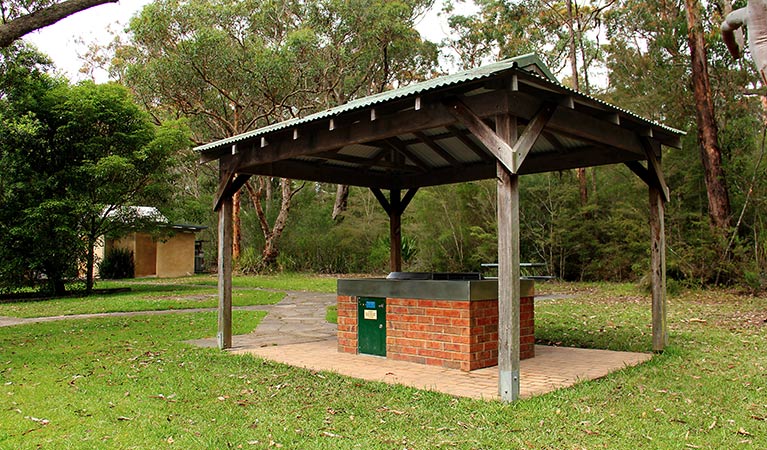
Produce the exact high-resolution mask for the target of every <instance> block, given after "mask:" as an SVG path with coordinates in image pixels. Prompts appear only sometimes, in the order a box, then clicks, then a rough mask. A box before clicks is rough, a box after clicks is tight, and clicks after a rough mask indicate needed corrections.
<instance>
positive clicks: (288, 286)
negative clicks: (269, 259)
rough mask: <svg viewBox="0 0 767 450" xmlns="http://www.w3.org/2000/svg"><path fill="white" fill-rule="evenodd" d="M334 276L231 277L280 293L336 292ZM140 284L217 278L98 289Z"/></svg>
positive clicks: (236, 283) (205, 282) (213, 282)
mask: <svg viewBox="0 0 767 450" xmlns="http://www.w3.org/2000/svg"><path fill="white" fill-rule="evenodd" d="M336 280H337V278H336V277H334V276H330V275H327V276H322V275H309V274H298V273H281V274H276V275H236V276H234V277H232V286H233V287H234V288H235V289H236V288H258V289H275V290H280V291H309V292H326V293H332V292H335V291H336ZM136 283H141V284H147V283H150V284H164V283H172V284H178V283H182V284H186V285H199V286H217V284H218V278H216V276H214V275H195V276H193V277H185V278H173V279H167V278H165V279H163V278H159V279H157V278H142V279H138V280H123V281H120V282H119V283H118V282H111V281H109V282H102V283H99V287H113V286H123V285H126V284H127V285H133V284H136Z"/></svg>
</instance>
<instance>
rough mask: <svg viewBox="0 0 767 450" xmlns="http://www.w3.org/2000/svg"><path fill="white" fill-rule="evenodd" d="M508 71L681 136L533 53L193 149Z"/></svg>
mask: <svg viewBox="0 0 767 450" xmlns="http://www.w3.org/2000/svg"><path fill="white" fill-rule="evenodd" d="M511 69H518V70H524V71H525V73H527V74H529V75H530V76H532V77H534V78H537V79H539V80H540V81H541V83H542V84H543V85H544V86H542V87H545V86H546V85H548V86H549V87H550V88H554V89H557V90H560V89H561V90H563V91H565V92H567V93H569V94H571V95H573V96H574V97H580V98H582V99H586V100H589V101H591V102H594V103H597V104H599V105H601V106H603V107H605V108H606V109H609V110H612V111H614V112H620V113H621V114H624V115H625V116H628V117H631V118H633V119H634V120H637V121H640V122H644V123H647V124H648V125H652V126H655V127H658V128H660V129H663V130H665V131H666V132H669V133H671V134H679V135H683V134H685V133H684V132H683V131H680V130H676V129H674V128H671V127H668V126H666V125H663V124H660V123H658V122H655V121H652V120H649V119H646V118H644V117H641V116H639V115H637V114H635V113H632V112H631V111H628V110H625V109H622V108H619V107H617V106H615V105H611V104H609V103H607V102H605V101H603V100H600V99H598V98H596V97H593V96H590V95H587V94H583V93H581V92H579V91H576V90H575V89H572V88H570V87H567V86H565V85H563V84H560V83H559V82H558V81H557V79H556V78H555V77H554V75H552V73H551V71H550V70H549V69H548V67H546V65H545V64H544V63H543V62H542V61H541V59H540V58H539V57H538V56H537V55H536V54H534V53H528V54H526V55H521V56H516V57H513V58H508V59H504V60H501V61H498V62H495V63H492V64H487V65H484V66H482V67H479V68H476V69H471V70H464V71H461V72H458V73H455V74H452V75H445V76H441V77H437V78H434V79H431V80H427V81H423V82H420V83H415V84H411V85H409V86H405V87H402V88H399V89H394V90H391V91H386V92H382V93H379V94H374V95H370V96H367V97H362V98H359V99H356V100H352V101H350V102H348V103H345V104H343V105H340V106H337V107H335V108H331V109H327V110H325V111H320V112H318V113H315V114H311V115H309V116H306V117H303V118H296V119H291V120H286V121H283V122H280V123H276V124H273V125H269V126H266V127H263V128H259V129H257V130H254V131H251V132H248V133H243V134H239V135H237V136H232V137H229V138H226V139H222V140H219V141H216V142H212V143H210V144H206V145H201V146H198V147H196V148H195V150H197V151H200V152H203V151H206V150H211V149H219V148H225V147H228V146H231V145H233V144H236V143H237V142H241V141H244V140H248V139H252V138H255V137H259V136H264V135H267V134H269V133H273V132H275V131H280V130H284V129H289V128H292V127H295V126H298V125H302V124H305V123H310V122H313V121H317V120H322V119H329V118H332V117H336V116H338V115H341V114H344V113H347V112H350V111H354V110H358V109H364V108H369V107H371V106H375V105H378V104H382V103H386V102H389V101H391V100H396V99H401V98H405V97H408V96H415V95H418V94H422V93H425V92H428V91H432V90H435V89H438V88H444V87H449V86H455V85H458V84H462V83H466V82H469V81H476V80H481V79H484V78H489V77H491V76H494V75H497V74H499V73H501V72H504V71H506V70H511Z"/></svg>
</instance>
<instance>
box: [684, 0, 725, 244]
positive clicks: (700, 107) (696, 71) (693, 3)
mask: <svg viewBox="0 0 767 450" xmlns="http://www.w3.org/2000/svg"><path fill="white" fill-rule="evenodd" d="M685 6H686V10H687V38H688V43H689V46H690V55H691V64H692V66H691V67H692V84H693V95H694V97H695V113H696V120H697V125H698V146H699V148H700V156H701V160H702V162H703V170H704V175H705V183H706V193H707V194H708V216H709V219H710V221H711V226H712V227H713V228H714V229H716V230H718V231H719V232H721V233H726V232H727V229H728V228H729V226H730V215H731V208H730V198H729V194H728V192H727V183H726V181H725V176H724V170H723V169H722V151H721V149H720V148H719V143H718V129H717V125H716V118H715V116H714V102H713V101H712V99H711V83H710V81H709V78H708V63H707V60H706V47H705V43H704V40H703V30H702V25H701V22H700V3H699V0H685Z"/></svg>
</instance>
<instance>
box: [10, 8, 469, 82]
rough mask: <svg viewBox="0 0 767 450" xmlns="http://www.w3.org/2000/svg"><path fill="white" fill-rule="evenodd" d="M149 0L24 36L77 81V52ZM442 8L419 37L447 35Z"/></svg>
mask: <svg viewBox="0 0 767 450" xmlns="http://www.w3.org/2000/svg"><path fill="white" fill-rule="evenodd" d="M151 2H152V0H121V1H119V2H118V3H107V4H104V5H100V6H95V7H93V8H90V9H87V10H85V11H82V12H79V13H77V14H74V15H72V16H70V17H67V18H66V19H63V20H61V21H59V22H57V23H55V24H53V25H51V26H49V27H46V28H43V29H41V30H39V31H36V32H34V33H31V34H29V35H27V36H25V38H24V39H25V40H27V41H29V42H32V43H34V44H35V45H36V46H37V47H38V48H39V49H40V51H42V52H43V53H45V54H47V55H48V56H50V57H51V58H52V59H53V61H54V63H55V65H56V67H57V68H58V69H59V71H60V72H61V73H63V74H64V75H65V76H66V77H67V78H69V79H70V80H72V81H80V80H82V79H84V78H88V77H89V76H88V75H85V74H82V73H80V72H79V70H80V68H81V67H82V65H83V61H82V59H81V58H80V55H83V54H85V52H86V51H87V47H88V45H89V44H92V43H97V44H99V45H102V46H106V45H107V44H109V42H111V40H112V33H110V30H111V32H113V33H121V32H122V31H123V30H124V29H125V27H126V26H127V25H128V22H129V21H130V18H131V17H133V16H134V15H135V14H137V13H138V12H139V11H140V10H141V8H142V7H143V6H144V5H146V4H148V3H151ZM468 3H471V2H468ZM463 6H464V7H465V6H466V5H463ZM472 6H473V5H472ZM461 9H463V8H461ZM441 10H442V0H436V1H435V2H434V8H433V9H432V10H431V11H430V12H429V13H428V14H427V15H426V17H425V18H424V19H423V20H421V22H420V23H419V24H418V25H417V28H418V31H419V32H420V33H421V36H423V37H424V38H425V39H428V40H430V41H432V42H440V41H441V40H442V39H444V38H445V37H446V35H447V31H448V27H447V22H446V20H445V19H444V17H439V16H438V14H439V12H440V11H441ZM464 11H466V10H465V9H464ZM464 13H465V12H464ZM94 78H95V80H96V81H97V82H104V81H106V80H107V74H106V73H105V72H98V73H96V74H94Z"/></svg>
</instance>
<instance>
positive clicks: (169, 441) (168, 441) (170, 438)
mask: <svg viewBox="0 0 767 450" xmlns="http://www.w3.org/2000/svg"><path fill="white" fill-rule="evenodd" d="M165 442H167V443H168V444H172V443H174V442H176V441H174V440H173V436H168V439H166V440H165Z"/></svg>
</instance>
